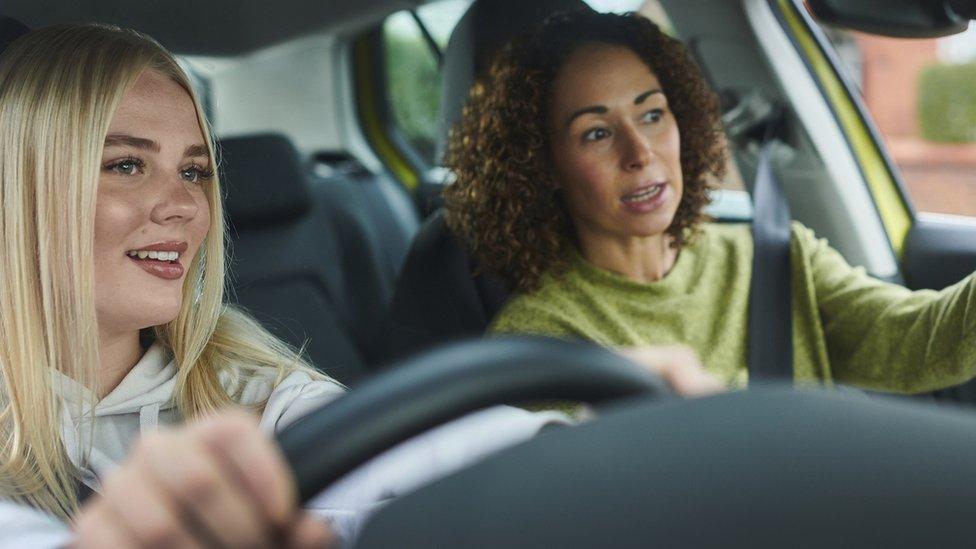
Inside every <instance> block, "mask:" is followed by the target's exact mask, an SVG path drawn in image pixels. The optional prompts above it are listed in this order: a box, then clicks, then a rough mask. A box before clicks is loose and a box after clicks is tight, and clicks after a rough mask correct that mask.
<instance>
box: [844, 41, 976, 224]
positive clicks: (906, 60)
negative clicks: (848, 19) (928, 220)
mask: <svg viewBox="0 0 976 549" xmlns="http://www.w3.org/2000/svg"><path fill="white" fill-rule="evenodd" d="M854 38H855V40H856V42H857V45H858V47H859V48H860V51H861V56H862V60H861V63H862V64H861V67H862V75H861V77H862V81H861V88H862V89H861V91H862V93H863V96H864V101H865V103H866V104H867V106H868V109H869V110H870V111H871V116H872V117H873V118H874V122H875V124H876V125H877V127H878V129H879V130H880V131H881V133H882V134H883V135H884V137H885V140H886V142H887V144H888V150H889V152H890V153H891V155H892V157H893V158H894V160H895V163H896V164H898V166H899V168H900V169H901V172H902V177H903V179H904V180H905V185H906V187H907V188H908V194H909V196H911V199H912V202H913V203H914V205H915V207H916V209H917V210H918V211H928V212H939V213H953V214H959V215H971V216H976V144H972V145H955V144H941V143H932V142H928V141H924V140H922V139H921V138H919V131H918V115H917V111H916V105H917V103H918V95H917V93H918V74H919V72H920V71H921V70H922V68H924V67H925V66H926V65H928V64H931V63H936V62H938V57H937V46H936V41H935V40H911V41H908V40H896V39H892V38H884V37H879V36H871V35H865V34H859V33H854Z"/></svg>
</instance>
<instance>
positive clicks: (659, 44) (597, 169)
mask: <svg viewBox="0 0 976 549" xmlns="http://www.w3.org/2000/svg"><path fill="white" fill-rule="evenodd" d="M717 112H718V111H717V101H716V100H715V96H714V95H713V93H712V92H711V91H710V90H709V89H708V87H707V86H706V84H705V82H704V80H703V78H702V75H701V73H700V72H699V70H698V69H697V67H696V66H695V65H694V63H693V62H692V61H691V60H690V59H689V57H688V55H687V52H686V50H685V48H684V47H683V45H682V44H681V43H680V42H678V41H677V40H675V39H673V38H670V37H668V36H667V35H665V34H664V33H662V32H661V31H660V29H658V27H657V26H655V25H654V24H653V23H652V22H650V21H649V20H647V19H645V18H643V17H641V16H639V15H636V14H631V15H612V14H598V13H595V12H592V11H587V10H584V11H578V12H572V13H565V14H562V15H558V16H554V17H552V18H550V20H549V21H547V23H546V24H545V25H544V26H543V27H542V28H540V29H539V30H538V31H537V32H536V33H534V34H533V35H532V36H530V37H528V38H526V39H525V40H521V41H518V42H516V43H514V44H512V45H510V46H509V47H508V48H507V49H506V50H504V51H503V52H502V53H501V54H500V56H499V58H498V59H496V62H495V63H494V65H493V67H492V69H491V71H490V75H489V77H488V78H487V79H486V80H485V81H483V82H482V83H481V84H480V85H479V86H478V87H476V88H475V90H474V91H473V94H472V97H471V100H470V103H469V105H468V106H467V107H466V110H465V112H464V115H463V117H462V121H461V124H460V126H459V128H458V129H457V131H456V132H455V134H454V135H453V138H452V141H451V144H450V147H449V151H448V154H447V159H446V160H447V161H446V164H447V165H448V166H449V167H450V168H452V169H453V170H454V171H455V172H456V174H457V183H456V184H454V185H453V186H452V187H450V188H449V189H448V190H447V206H448V223H449V224H450V225H451V227H452V228H453V229H454V231H455V232H456V233H457V234H459V235H460V236H461V237H462V239H463V240H464V241H465V242H466V243H467V245H468V247H469V248H470V250H471V251H472V253H473V254H474V255H475V257H476V258H477V259H478V260H479V261H480V263H481V264H482V265H483V267H484V268H485V269H487V270H489V271H491V272H494V273H496V274H498V275H500V276H501V277H502V278H503V279H504V280H505V281H507V282H508V283H509V285H510V286H511V287H512V288H513V289H515V290H516V291H517V295H516V296H515V297H514V298H513V299H512V300H511V301H510V302H509V303H508V304H507V305H506V307H505V308H504V309H503V310H502V311H501V312H500V314H499V315H498V316H497V317H496V319H495V321H494V323H493V326H492V330H494V331H495V332H530V333H541V334H550V335H556V336H563V337H573V338H582V339H587V340H592V341H595V342H598V343H601V344H605V345H648V344H671V343H683V344H688V345H690V346H691V347H692V348H693V349H695V350H696V351H697V352H698V353H699V355H700V356H701V358H702V362H703V363H704V365H705V367H706V369H708V370H709V371H711V372H712V373H713V374H715V375H717V376H718V377H719V378H720V379H721V380H722V381H724V382H725V383H726V384H727V385H730V386H743V385H745V384H746V383H747V368H746V360H747V339H748V337H749V334H748V333H747V332H748V330H747V316H748V301H749V287H750V275H751V273H750V263H751V259H752V240H751V235H750V232H749V227H748V226H747V225H718V224H712V223H708V222H706V220H705V216H704V215H703V212H702V209H703V207H704V206H705V205H706V203H707V202H708V183H707V182H708V180H709V176H711V175H721V173H722V170H723V163H724V155H723V145H722V143H723V142H722V134H721V126H720V121H719V117H718V114H717ZM790 256H791V265H792V277H793V280H792V288H793V303H792V311H793V313H792V314H793V349H794V357H793V358H794V360H793V362H794V375H795V379H797V380H801V381H814V380H819V381H823V382H830V381H838V382H843V383H849V384H854V385H859V386H863V387H870V388H875V389H882V390H892V391H904V392H910V391H925V390H931V389H935V388H940V387H944V386H948V385H952V384H956V383H959V382H962V381H964V380H967V379H969V378H971V377H972V376H973V375H974V373H976V277H973V276H970V277H969V278H968V279H966V280H965V281H963V282H960V283H959V284H957V285H955V286H953V287H950V288H948V289H946V290H944V291H942V292H932V291H920V292H911V291H909V290H906V289H905V288H902V287H899V286H896V285H892V284H887V283H884V282H881V281H878V280H874V279H872V278H870V277H868V276H866V275H865V273H864V272H863V270H861V269H855V268H851V267H850V266H849V265H848V264H847V263H846V262H845V261H844V259H843V258H842V257H841V256H840V254H838V253H837V252H836V251H834V250H833V249H832V248H830V247H829V246H828V245H827V243H826V242H825V241H823V240H818V239H817V238H815V237H814V235H813V233H812V232H811V231H810V230H808V229H806V228H804V227H803V226H801V225H799V224H794V225H793V227H792V241H791V248H790Z"/></svg>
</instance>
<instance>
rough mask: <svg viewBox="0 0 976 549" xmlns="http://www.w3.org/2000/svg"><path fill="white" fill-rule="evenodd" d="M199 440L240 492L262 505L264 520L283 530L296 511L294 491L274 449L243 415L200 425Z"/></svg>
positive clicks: (281, 461)
mask: <svg viewBox="0 0 976 549" xmlns="http://www.w3.org/2000/svg"><path fill="white" fill-rule="evenodd" d="M197 429H198V430H199V432H200V434H201V436H202V440H203V441H204V442H205V443H206V444H207V445H208V446H209V447H210V448H211V450H213V451H214V452H216V453H217V454H218V455H219V456H220V459H221V461H222V463H224V464H225V470H226V471H227V472H228V474H229V475H232V476H233V477H234V478H235V480H236V482H238V483H239V484H240V486H241V487H242V489H244V490H246V491H247V492H248V493H249V494H251V497H253V498H255V499H256V500H257V501H260V502H261V505H260V508H261V509H262V511H263V512H264V513H265V517H266V518H267V519H268V520H269V521H270V522H271V523H272V524H274V525H276V526H277V527H278V528H281V529H284V528H285V527H287V526H289V525H290V524H291V522H292V520H293V519H294V515H295V512H296V510H297V499H298V496H297V490H296V488H295V484H294V479H293V477H292V475H291V472H290V471H289V469H288V467H287V465H285V458H284V456H283V455H282V454H281V451H280V450H279V449H278V447H277V446H275V445H274V443H273V442H272V441H271V439H269V438H268V437H267V436H266V435H265V434H264V433H262V432H261V431H260V430H259V429H258V428H257V425H256V424H255V422H254V418H252V417H250V416H248V415H246V414H244V413H243V412H234V413H230V414H225V415H223V416H221V417H215V418H211V419H210V420H207V421H205V422H201V423H200V424H199V425H198V426H197Z"/></svg>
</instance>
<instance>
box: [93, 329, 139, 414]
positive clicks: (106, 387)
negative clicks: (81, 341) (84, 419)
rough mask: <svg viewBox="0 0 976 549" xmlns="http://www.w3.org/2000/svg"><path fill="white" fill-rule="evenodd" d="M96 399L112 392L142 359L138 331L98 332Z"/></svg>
mask: <svg viewBox="0 0 976 549" xmlns="http://www.w3.org/2000/svg"><path fill="white" fill-rule="evenodd" d="M98 354H99V358H100V359H101V364H100V365H99V368H98V398H99V399H101V398H103V397H104V396H105V395H107V394H109V393H111V392H112V390H113V389H115V387H116V386H118V384H119V382H121V381H122V378H124V377H125V376H126V374H128V373H129V370H131V369H132V367H133V366H135V365H136V363H137V362H139V359H140V358H141V357H142V346H141V345H139V331H138V330H136V331H134V332H132V331H125V332H115V333H107V332H106V331H105V330H99V334H98Z"/></svg>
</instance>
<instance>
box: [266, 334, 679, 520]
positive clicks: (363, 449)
mask: <svg viewBox="0 0 976 549" xmlns="http://www.w3.org/2000/svg"><path fill="white" fill-rule="evenodd" d="M671 394H672V392H671V390H670V388H669V387H668V385H667V383H666V382H664V381H663V380H662V379H661V378H660V377H659V376H657V375H655V374H652V373H651V372H649V371H647V370H644V369H641V368H638V367H636V366H635V364H634V363H633V362H632V361H630V360H629V359H626V358H624V357H622V356H620V355H618V354H616V353H613V352H611V351H609V350H607V349H605V348H602V347H599V346H596V345H592V344H587V343H579V342H570V341H565V340H557V339H551V338H541V337H504V338H493V339H479V340H474V341H466V342H461V343H456V344H452V345H448V346H444V347H440V348H438V349H436V350H433V351H430V352H426V353H422V354H420V355H417V356H415V357H413V358H409V359H407V360H405V361H403V362H401V363H399V364H398V365H396V366H395V367H394V368H391V369H390V370H388V371H385V372H383V373H382V374H379V375H377V376H376V377H374V378H371V379H369V380H368V381H366V382H364V383H362V384H361V385H359V386H357V387H356V389H355V390H354V391H351V392H349V393H347V394H346V395H343V396H342V397H340V398H339V399H337V400H335V401H333V402H331V403H329V404H327V405H325V406H323V407H322V408H319V409H318V410H315V411H313V412H312V413H310V414H308V415H307V416H306V417H305V418H303V419H302V420H300V421H298V422H297V423H295V424H294V425H291V426H289V427H288V428H287V429H285V430H284V431H282V432H281V433H279V434H278V436H277V440H278V444H279V446H280V447H281V450H282V452H283V453H284V455H285V459H286V461H287V462H288V464H289V465H290V468H291V471H292V473H293V474H294V477H295V481H296V485H297V487H298V492H299V497H300V500H301V502H302V503H305V502H307V501H308V500H309V499H311V498H312V497H313V496H315V495H316V494H318V493H319V492H321V491H322V490H323V489H325V488H326V487H328V486H329V485H331V484H332V483H333V482H335V481H336V480H338V479H339V478H341V477H342V476H344V475H345V474H347V473H349V472H351V471H352V470H353V469H355V468H356V467H357V466H359V465H361V464H363V463H365V462H366V461H368V460H369V459H371V458H373V457H375V456H377V455H379V454H380V453H382V452H383V451H385V450H388V449H390V448H392V447H393V446H395V445H397V444H398V443H400V442H403V441H405V440H407V439H409V438H411V437H413V436H415V435H418V434H420V433H422V432H424V431H426V430H428V429H431V428H433V427H436V426H438V425H441V424H443V423H446V422H447V421H449V420H451V419H455V418H458V417H461V416H463V415H465V414H467V413H470V412H474V411H476V410H479V409H483V408H486V407H489V406H494V405H500V404H511V403H518V402H529V401H540V400H567V401H575V402H581V403H585V404H591V405H601V404H605V403H607V402H610V401H613V400H617V399H623V398H628V397H638V396H650V397H665V396H669V395H671Z"/></svg>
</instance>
